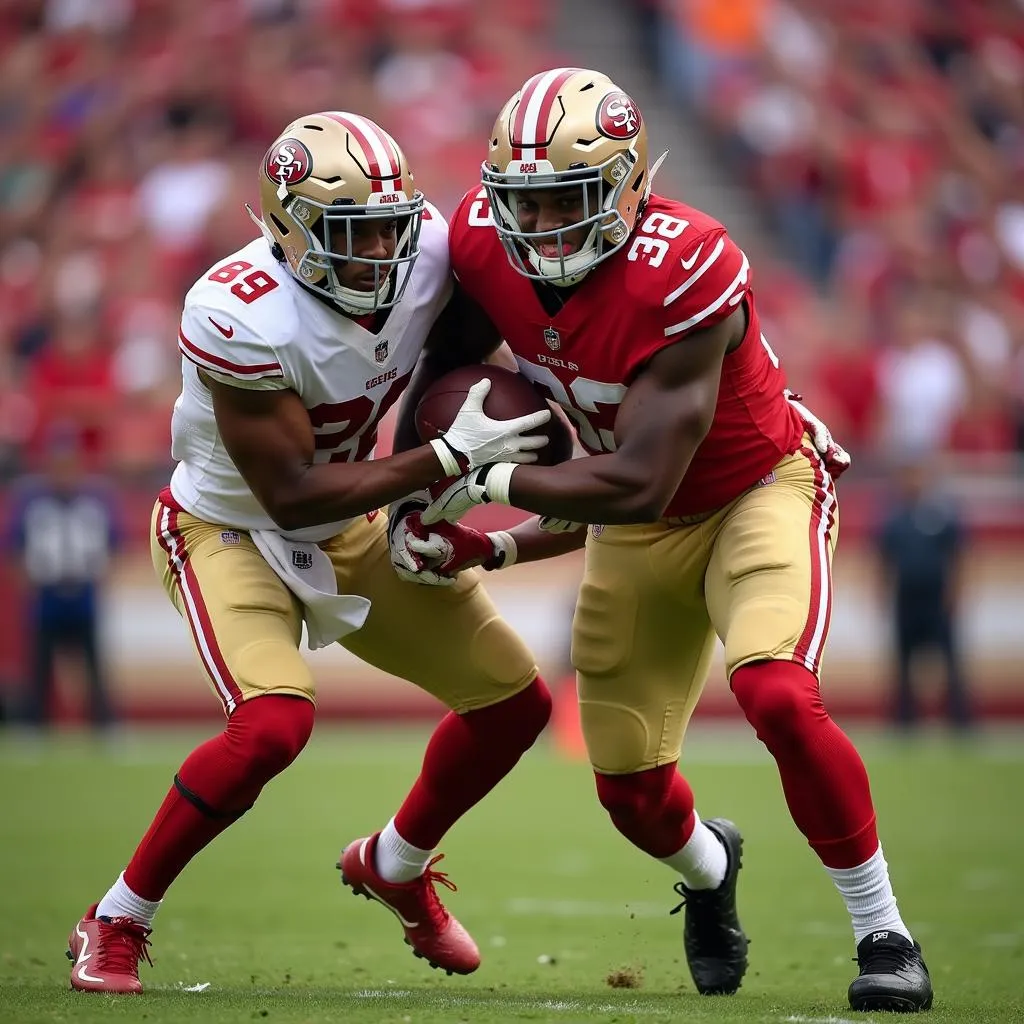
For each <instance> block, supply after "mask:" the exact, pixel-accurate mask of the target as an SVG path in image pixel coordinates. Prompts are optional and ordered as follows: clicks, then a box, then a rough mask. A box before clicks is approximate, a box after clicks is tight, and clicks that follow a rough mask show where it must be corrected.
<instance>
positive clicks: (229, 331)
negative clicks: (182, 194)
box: [206, 250, 699, 338]
mask: <svg viewBox="0 0 1024 1024" xmlns="http://www.w3.org/2000/svg"><path fill="white" fill-rule="evenodd" d="M698 251H699V250H698ZM686 269H687V270H689V269H690V268H689V267H687V268H686ZM206 319H207V320H209V321H210V323H211V324H213V326H214V327H216V328H217V330H218V331H220V333H221V334H223V335H224V337H225V338H231V337H233V336H234V333H235V329H234V327H221V325H220V324H219V323H217V321H216V320H214V319H213V317H212V316H208V317H207V318H206Z"/></svg>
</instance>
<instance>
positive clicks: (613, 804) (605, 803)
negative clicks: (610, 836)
mask: <svg viewBox="0 0 1024 1024" xmlns="http://www.w3.org/2000/svg"><path fill="white" fill-rule="evenodd" d="M675 774H676V766H675V765H674V764H668V765H661V766H660V767H658V768H650V769H648V770H647V771H643V772H633V773H632V774H630V775H601V774H599V773H597V772H595V773H594V779H595V781H596V783H597V798H598V800H600V801H601V806H602V807H603V808H604V809H605V810H606V811H607V812H608V816H609V817H610V818H611V819H612V823H613V824H614V825H615V827H616V828H617V829H618V830H619V831H620V832H622V833H623V835H625V836H626V837H627V838H632V837H633V836H634V835H635V834H636V833H637V831H638V829H640V828H642V826H643V825H644V824H645V823H647V822H650V821H652V820H656V819H657V818H658V816H659V815H660V813H661V810H662V808H664V806H665V804H666V802H667V800H668V796H669V793H670V792H671V789H672V780H673V777H674V776H675Z"/></svg>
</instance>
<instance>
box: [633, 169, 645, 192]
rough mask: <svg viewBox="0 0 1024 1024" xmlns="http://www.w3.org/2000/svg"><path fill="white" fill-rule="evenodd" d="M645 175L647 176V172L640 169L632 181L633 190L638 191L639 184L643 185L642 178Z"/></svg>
mask: <svg viewBox="0 0 1024 1024" xmlns="http://www.w3.org/2000/svg"><path fill="white" fill-rule="evenodd" d="M646 177H647V172H646V171H641V172H640V173H639V174H638V175H637V178H636V181H634V182H633V191H634V192H639V191H640V186H641V185H643V183H644V178H646Z"/></svg>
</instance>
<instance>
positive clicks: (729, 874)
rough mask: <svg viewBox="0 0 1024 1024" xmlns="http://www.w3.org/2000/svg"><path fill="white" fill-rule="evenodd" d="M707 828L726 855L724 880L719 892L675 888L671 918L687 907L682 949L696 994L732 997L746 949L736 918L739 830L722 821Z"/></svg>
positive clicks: (744, 966) (711, 822) (716, 820)
mask: <svg viewBox="0 0 1024 1024" xmlns="http://www.w3.org/2000/svg"><path fill="white" fill-rule="evenodd" d="M704 824H705V825H707V827H708V828H709V829H711V831H712V832H714V833H715V835H716V836H718V838H719V839H720V840H721V841H722V845H723V846H724V847H725V850H726V853H727V854H728V858H729V860H728V864H727V866H726V869H725V878H724V879H722V882H721V884H720V885H719V886H718V888H717V889H687V888H686V886H685V885H684V884H683V883H682V882H677V883H676V884H675V886H674V887H673V888H674V889H675V891H676V892H677V893H679V895H680V896H682V898H683V902H682V903H680V904H679V906H678V907H676V908H675V910H673V911H672V913H673V914H678V913H679V911H680V910H682V909H683V907H685V908H686V918H685V923H684V925H683V949H684V950H685V951H686V963H687V965H688V966H689V968H690V976H691V977H692V978H693V983H694V985H696V986H697V991H698V992H699V993H700V994H701V995H702V996H731V995H733V994H734V993H735V992H736V990H737V989H738V988H739V987H740V982H741V981H742V980H743V975H744V974H746V973H747V946H749V945H750V942H749V940H748V939H747V937H746V935H744V934H743V928H742V927H741V926H740V919H739V916H738V915H737V913H736V879H737V877H738V876H739V873H740V867H741V866H742V864H743V860H742V857H741V854H742V853H743V839H742V837H741V836H740V831H739V829H738V828H737V827H736V826H735V825H734V824H733V823H732V822H731V821H726V820H725V818H711V819H710V820H709V821H705V822H704Z"/></svg>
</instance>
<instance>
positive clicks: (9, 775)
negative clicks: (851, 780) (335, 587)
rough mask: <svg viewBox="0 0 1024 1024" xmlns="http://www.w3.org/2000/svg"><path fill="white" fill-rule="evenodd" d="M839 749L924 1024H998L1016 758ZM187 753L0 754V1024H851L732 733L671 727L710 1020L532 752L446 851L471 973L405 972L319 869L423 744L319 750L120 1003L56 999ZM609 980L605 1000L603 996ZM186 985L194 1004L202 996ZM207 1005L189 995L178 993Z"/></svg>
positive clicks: (808, 892) (184, 910) (1013, 1007)
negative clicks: (861, 763)
mask: <svg viewBox="0 0 1024 1024" xmlns="http://www.w3.org/2000/svg"><path fill="white" fill-rule="evenodd" d="M1022 738H1024V737H1021V736H1020V735H1019V734H1006V735H1002V736H1001V737H999V738H996V739H993V740H991V741H989V742H986V743H984V744H982V743H974V744H970V745H963V744H961V745H951V744H948V743H947V742H946V741H944V740H942V739H941V738H933V739H926V740H922V741H918V742H916V743H914V744H913V745H911V746H909V747H908V746H906V745H899V744H897V743H896V742H895V741H892V740H886V739H885V738H872V737H870V736H868V737H864V738H863V741H862V742H861V749H862V752H863V753H864V755H865V759H866V760H867V762H868V765H869V768H870V770H871V772H872V777H873V783H874V790H875V796H876V802H877V804H878V811H879V816H880V820H881V822H882V826H883V840H884V842H885V848H886V853H887V857H888V860H889V863H890V865H891V868H892V872H893V877H894V881H895V884H896V888H897V894H898V895H899V897H900V902H901V907H902V909H903V912H904V916H905V917H906V919H907V921H908V923H909V924H910V925H911V927H912V928H913V929H914V931H915V933H916V934H917V936H918V937H919V938H920V940H921V942H922V944H923V946H924V950H925V954H926V957H927V960H928V963H929V966H930V968H931V971H932V977H933V980H934V984H935V989H936V999H935V1009H934V1010H933V1011H932V1013H931V1014H930V1016H929V1018H928V1019H929V1020H930V1021H934V1022H936V1024H938V1022H954V1021H956V1022H967V1024H970V1022H977V1021H986V1022H988V1021H992V1022H1011V1021H1024V887H1022V885H1021V881H1020V865H1021V864H1022V862H1024V857H1022V848H1024V813H1022V808H1024V795H1022V794H1024V743H1022V742H1021V739H1022ZM194 739H195V735H194V734H191V735H190V734H185V733H181V734H174V733H153V734H146V733H139V734H134V735H133V736H132V737H130V738H129V739H127V740H126V741H125V742H124V743H123V744H122V745H120V746H119V747H118V748H116V749H113V750H108V749H105V748H102V747H97V746H96V745H94V744H93V743H91V742H90V741H89V740H88V739H85V738H74V737H72V738H64V739H56V740H54V741H52V742H49V743H47V744H45V745H44V746H42V747H40V748H38V749H33V748H27V747H25V746H24V745H23V744H20V743H14V742H12V741H11V740H9V739H3V738H0V871H2V878H3V889H2V897H0V1021H4V1022H17V1024H22V1022H24V1024H29V1022H34V1021H47V1022H57V1021H68V1022H79V1021H84V1022H91V1021H104V1022H108V1021H119V1020H133V1021H135V1020H137V1021H146V1022H147V1024H165V1022H170V1021H216V1022H219V1024H230V1022H241V1021H246V1022H248V1021H254V1020H255V1021H259V1020H266V1021H268V1024H275V1022H276V1024H296V1022H314V1021H316V1022H327V1021H346V1022H349V1021H374V1022H395V1024H431V1022H441V1021H444V1022H449V1021H468V1022H473V1024H477V1022H480V1024H489V1022H496V1021H608V1022H612V1021H617V1022H626V1021H649V1020H654V1021H657V1020H663V1021H721V1022H753V1021H757V1022H792V1024H797V1022H807V1024H811V1022H822V1024H825V1022H831V1024H841V1022H844V1021H849V1020H851V1019H853V1018H856V1019H857V1020H859V1021H861V1022H867V1021H871V1020H874V1021H875V1022H876V1024H878V1021H880V1020H881V1018H882V1017H884V1016H886V1015H879V1014H874V1015H869V1016H867V1015H858V1014H854V1013H853V1012H852V1011H850V1010H849V1009H848V1007H847V1003H846V987H847V984H848V983H849V981H850V979H851V978H852V977H853V972H854V965H853V964H852V963H851V960H850V958H851V956H852V955H853V944H852V936H851V935H850V933H849V930H848V925H847V919H846V913H845V910H844V909H843V907H842V904H841V903H840V901H839V898H838V896H836V894H835V893H834V891H833V889H832V887H831V883H830V882H829V881H828V879H827V876H826V875H825V874H824V872H823V871H822V870H821V869H820V867H819V865H818V862H817V860H816V859H815V858H814V856H813V855H812V854H811V852H810V851H809V850H808V849H807V847H806V845H805V844H804V842H803V839H802V837H801V836H800V835H799V834H798V833H797V832H796V830H795V828H794V827H793V825H792V824H791V822H790V819H789V816H788V813H787V811H786V807H785V804H784V802H783V799H782V795H781V791H780V788H779V784H778V780H777V777H776V774H775V770H774V766H773V765H772V764H771V762H770V761H769V760H768V759H767V758H766V757H765V756H764V755H763V754H762V753H761V751H760V747H759V746H758V744H757V743H756V741H755V740H754V738H753V737H752V736H751V735H749V734H747V733H745V732H736V733H733V732H716V731H710V730H708V729H707V728H706V727H703V726H701V725H699V724H698V725H697V726H696V727H695V728H694V730H693V739H692V740H691V742H690V745H689V747H688V750H687V757H688V759H689V761H688V774H689V776H690V778H691V781H692V782H693V784H694V788H695V790H696V791H697V793H698V798H699V799H698V807H699V809H701V810H702V811H703V812H704V813H705V814H707V815H709V816H710V815H712V814H724V815H728V816H730V817H732V818H734V819H735V820H736V821H737V822H738V823H739V824H740V825H741V827H742V828H743V830H744V834H745V838H746V848H745V865H746V866H745V868H744V872H743V874H742V876H741V880H740V906H741V913H742V916H743V920H744V924H745V927H746V929H747V931H748V933H749V934H750V936H751V939H752V945H751V966H750V972H749V973H748V975H747V978H746V980H745V983H744V985H743V988H742V989H741V990H740V992H739V994H738V995H736V996H735V997H732V998H720V999H706V998H701V997H699V996H697V995H696V994H695V993H694V990H693V986H692V984H691V982H690V979H689V975H688V974H687V971H686V965H685V962H684V961H683V958H682V948H681V938H680V931H681V923H682V920H681V916H677V917H670V916H669V915H668V911H669V910H670V909H671V907H672V906H673V905H674V902H675V898H674V894H673V893H672V891H671V883H672V881H673V880H674V878H673V876H672V875H671V874H670V873H669V872H668V870H667V869H665V868H663V867H661V866H660V865H658V864H655V863H653V862H650V861H648V860H647V859H646V858H645V857H644V856H643V855H642V854H640V853H639V852H638V851H635V850H634V849H633V848H632V847H630V846H629V845H628V844H627V843H626V842H625V840H623V839H622V838H621V837H619V836H618V835H617V834H616V833H615V832H614V831H613V830H612V828H611V826H610V825H609V824H608V823H607V821H606V819H605V817H604V813H603V812H602V811H601V810H600V808H599V807H598V806H597V803H596V800H595V799H594V796H593V784H592V781H591V778H590V776H589V773H588V771H587V769H586V766H585V765H583V764H579V763H570V762H567V761H564V760H561V759H560V758H558V757H557V756H555V755H554V754H553V753H551V752H550V750H548V749H547V748H546V747H540V748H538V749H537V750H535V751H533V752H532V753H531V754H530V756H529V757H528V758H527V759H526V760H524V762H523V763H522V764H521V765H520V767H519V769H518V770H517V771H516V772H515V773H514V774H513V775H512V776H511V777H510V778H509V779H508V780H506V782H505V783H504V784H503V785H502V786H501V787H500V788H499V789H498V790H497V791H496V792H495V793H494V794H492V796H491V797H490V799H489V800H488V801H486V802H485V803H484V804H482V805H481V806H479V807H478V808H477V809H476V810H475V811H474V812H473V813H472V814H471V815H469V816H468V817H467V818H466V819H465V820H464V821H463V822H461V823H460V824H459V825H458V826H457V827H456V828H455V830H454V831H453V832H452V833H451V835H450V836H449V837H448V841H447V842H446V844H445V847H444V851H445V853H446V854H447V859H446V860H445V861H444V862H443V865H442V867H444V868H447V869H448V870H449V871H450V873H451V877H452V879H453V880H454V881H455V882H456V883H457V884H458V885H459V892H458V893H457V894H454V893H453V894H447V893H446V897H447V904H448V906H449V907H450V909H451V910H452V911H453V912H454V913H455V914H456V915H457V916H458V917H459V918H460V919H461V920H462V922H463V923H464V924H465V925H466V926H467V927H468V928H469V930H470V931H471V932H473V934H474V935H475V937H476V939H477V941H478V942H479V944H480V947H481V951H482V952H483V955H484V963H483V966H482V967H481V968H480V970H479V971H478V972H477V973H476V974H474V975H472V976H470V977H468V978H447V977H444V976H443V975H440V974H439V973H438V972H435V971H431V970H430V969H429V968H428V967H427V966H426V965H425V964H424V963H423V961H420V960H416V959H414V958H413V956H412V955H411V954H410V952H409V951H408V949H407V947H406V946H405V945H404V944H403V943H402V941H401V932H400V929H399V927H398V925H397V923H396V922H395V921H394V919H393V918H392V917H391V915H390V914H388V913H387V912H386V911H385V910H383V909H382V908H381V907H379V906H376V905H374V904H370V903H367V902H366V901H364V900H361V899H359V900H357V899H355V898H353V897H352V895H351V894H350V893H349V892H348V890H346V889H343V888H342V887H341V885H340V884H339V880H338V875H337V872H336V871H335V869H334V862H335V859H336V856H337V853H338V851H339V849H340V847H341V846H342V845H343V844H344V843H345V842H346V841H347V840H348V839H350V838H353V837H356V836H359V835H363V834H366V833H368V832H370V831H372V830H373V829H375V828H378V827H380V826H381V825H382V824H383V823H384V822H385V821H386V820H387V818H388V817H389V816H390V814H391V813H392V812H393V810H394V808H395V807H396V806H397V803H398V801H399V800H400V799H401V797H402V795H403V793H404V791H405V789H406V787H407V785H408V784H409V782H410V781H411V780H412V778H413V777H414V775H415V772H416V770H417V767H418V763H419V756H420V752H421V750H422V745H423V740H424V734H423V733H422V732H419V731H413V732H375V731H372V730H366V729H359V730H350V731H331V730H329V729H326V728H325V729H322V730H319V731H318V733H317V735H316V736H315V737H314V740H313V741H312V743H311V745H310V746H309V747H308V748H307V750H306V751H305V752H304V753H303V755H302V757H301V758H300V759H299V761H298V762H297V763H296V764H295V765H294V766H293V767H292V768H291V769H290V770H289V771H288V772H287V773H285V775H284V776H282V777H281V778H280V779H278V780H276V781H275V782H274V783H272V784H271V786H270V787H269V788H268V790H267V791H266V793H265V794H264V796H263V798H262V799H261V802H260V804H259V805H258V806H257V808H256V809H255V810H254V811H253V812H252V813H251V814H249V815H248V816H247V817H246V818H245V819H243V820H242V821H241V822H240V823H239V824H238V825H237V826H235V827H234V828H232V829H231V830H230V831H229V832H228V833H227V834H226V835H224V836H223V837H222V838H221V839H219V840H218V841H217V843H215V844H214V845H213V846H212V847H211V848H210V849H208V850H207V851H206V852H205V853H204V854H203V855H202V856H201V857H200V858H199V859H198V860H197V861H196V862H195V863H194V864H192V865H191V867H190V868H189V870H188V871H187V872H186V873H185V875H183V876H182V878H181V879H180V880H179V882H178V883H177V885H176V887H175V888H174V890H172V893H171V895H170V897H169V898H168V899H167V901H166V903H165V905H164V906H163V908H162V909H161V911H160V915H159V917H158V919H157V927H156V931H155V932H154V936H153V956H154V960H155V967H153V968H148V967H146V966H145V965H144V967H143V972H144V973H143V980H144V982H145V983H146V985H147V987H148V991H147V994H146V995H145V996H143V997H142V998H141V999H121V1000H117V999H111V998H109V997H96V996H82V995H79V994H77V993H71V992H69V991H68V990H67V978H68V969H69V965H68V963H67V961H66V960H65V958H64V950H65V948H66V946H65V943H66V936H67V933H68V931H69V929H70V928H71V926H72V925H73V924H74V922H75V921H76V919H77V918H78V916H79V915H80V914H81V913H82V911H83V910H84V909H85V907H86V905H87V904H88V903H89V902H91V901H93V900H95V899H97V898H98V897H99V896H100V895H101V894H102V893H103V892H104V891H105V889H106V887H107V886H108V884H109V883H110V882H111V881H112V880H113V878H114V877H115V876H116V873H117V872H118V871H119V870H120V869H121V867H123V865H124V863H125V861H126V860H127V858H128V856H129V854H130V853H131V850H132V848H133V846H134V844H135V842H136V841H137V839H138V837H139V836H140V835H141V833H142V831H143V829H144V828H145V826H146V825H147V824H148V822H149V819H150V817H151V815H152V813H153V811H154V810H155V808H156V806H157V805H158V803H159V801H160V800H161V798H162V796H163V794H164V792H165V790H166V788H167V785H168V783H169V781H170V778H171V774H172V773H173V771H174V769H175V768H176V767H177V765H178V764H179V763H180V761H181V759H182V757H183V756H184V755H185V754H186V753H187V751H188V750H189V749H190V748H191V745H192V743H193V741H194ZM614 972H624V973H625V974H626V975H627V976H628V977H630V978H632V979H635V981H636V984H635V985H634V987H631V988H615V987H612V986H611V985H610V984H609V976H610V975H612V974H613V973H614ZM207 983H208V984H207ZM204 984H205V985H207V987H205V989H204V990H203V991H188V989H189V987H192V986H199V985H204Z"/></svg>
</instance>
